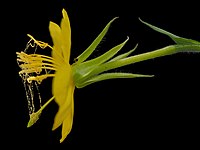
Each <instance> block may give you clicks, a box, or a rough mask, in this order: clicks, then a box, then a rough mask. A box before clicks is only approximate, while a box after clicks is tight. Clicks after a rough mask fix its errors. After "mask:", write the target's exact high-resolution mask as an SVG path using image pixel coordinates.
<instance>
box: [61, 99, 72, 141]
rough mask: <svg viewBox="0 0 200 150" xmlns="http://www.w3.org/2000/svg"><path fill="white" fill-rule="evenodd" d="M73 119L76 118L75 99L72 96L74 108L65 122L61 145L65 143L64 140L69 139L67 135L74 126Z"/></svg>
mask: <svg viewBox="0 0 200 150" xmlns="http://www.w3.org/2000/svg"><path fill="white" fill-rule="evenodd" d="M73 117H74V98H73V95H72V107H71V109H70V112H69V113H68V115H67V116H66V118H65V120H64V121H63V124H62V138H61V139H60V143H61V142H63V141H64V139H65V138H66V137H67V135H68V134H69V133H70V131H71V129H72V124H73Z"/></svg>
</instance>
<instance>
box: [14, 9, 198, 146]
mask: <svg viewBox="0 0 200 150" xmlns="http://www.w3.org/2000/svg"><path fill="white" fill-rule="evenodd" d="M62 16H63V18H62V20H61V23H60V26H59V25H58V24H56V23H54V22H52V21H51V22H50V23H49V32H50V35H51V38H52V41H53V46H50V45H49V44H48V43H45V42H43V41H39V40H36V39H35V38H34V37H33V36H32V35H30V34H27V35H28V37H29V38H30V41H29V42H28V43H27V46H26V48H25V50H24V51H22V52H17V53H16V54H17V62H18V65H19V67H20V68H21V69H22V70H21V71H19V75H20V76H21V77H22V79H23V83H24V87H25V91H26V94H27V100H28V108H29V115H30V120H29V122H28V124H27V127H31V126H32V125H33V124H34V123H36V121H37V120H38V119H39V117H40V115H41V113H42V111H43V109H44V108H46V106H47V105H48V104H49V103H50V102H51V101H53V100H55V102H56V103H57V104H58V111H57V112H56V114H55V117H54V122H53V127H52V130H55V129H57V128H58V127H60V126H62V137H61V139H60V142H63V141H64V139H65V138H66V137H67V135H68V134H69V133H70V131H71V129H72V124H73V116H74V90H75V88H83V87H85V86H88V85H90V84H93V83H95V82H99V81H102V80H107V79H116V78H135V77H152V76H153V75H142V74H132V73H123V72H108V71H109V70H112V69H115V68H118V67H122V66H125V65H129V64H133V63H136V62H140V61H144V60H148V59H152V58H156V57H161V56H165V55H170V54H174V53H177V52H185V51H193V52H199V51H200V44H199V42H197V41H194V40H190V39H186V38H181V37H178V36H176V35H174V34H171V33H169V32H167V31H165V30H162V29H160V28H157V27H155V26H152V25H150V24H148V23H146V22H144V21H142V20H141V21H142V22H143V23H144V24H146V25H147V26H149V27H151V28H152V29H154V30H156V31H158V32H160V33H163V34H165V35H168V36H169V37H170V38H172V39H173V40H174V41H175V42H176V43H177V44H175V45H170V46H166V47H164V48H161V49H158V50H154V51H151V52H147V53H143V54H138V55H135V56H129V55H130V54H131V53H132V52H133V51H134V50H135V49H136V47H137V45H136V46H135V47H134V48H133V49H132V50H130V51H128V52H126V53H123V54H121V55H118V56H116V57H114V56H115V55H116V54H117V53H118V52H119V51H120V50H121V49H122V48H123V46H124V45H125V44H126V42H127V41H128V40H129V37H127V38H126V39H125V41H124V42H122V43H120V44H118V45H116V46H114V47H113V48H111V49H110V50H108V51H107V52H105V53H104V54H102V55H100V56H98V57H96V58H94V59H89V60H88V57H89V56H90V55H91V54H92V53H93V51H94V50H95V49H96V47H97V46H98V44H99V43H100V42H101V40H102V39H103V37H104V36H105V34H106V33H107V31H108V29H109V27H110V25H111V23H112V22H113V21H114V20H116V19H117V18H118V17H115V18H113V19H112V20H111V21H110V22H109V23H108V24H107V25H106V26H105V27H104V29H103V30H102V32H100V34H99V35H98V36H97V38H96V39H95V40H94V41H93V42H92V43H91V45H90V46H89V47H88V48H87V49H86V50H85V51H83V53H82V54H80V55H79V56H78V57H77V58H76V59H75V60H76V61H75V62H74V63H73V64H70V63H69V62H70V53H71V27H70V21H69V18H68V14H67V12H66V10H65V9H63V10H62ZM30 48H34V52H33V53H30V54H28V53H29V52H28V50H29V49H30ZM38 48H40V49H50V50H51V56H47V55H46V54H38V53H37V52H38ZM113 57H114V58H113ZM49 77H51V78H53V80H52V97H51V98H50V99H49V100H48V101H47V102H46V103H45V104H44V105H42V102H41V101H42V98H41V95H40V92H39V85H40V84H41V83H42V81H43V80H44V79H46V78H49ZM36 99H37V100H39V104H40V106H39V109H38V110H36V108H35V106H34V101H35V100H36Z"/></svg>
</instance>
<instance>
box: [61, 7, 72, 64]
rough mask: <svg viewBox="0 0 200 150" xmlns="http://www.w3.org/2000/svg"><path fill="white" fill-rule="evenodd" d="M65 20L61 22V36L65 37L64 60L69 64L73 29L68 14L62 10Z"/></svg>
mask: <svg viewBox="0 0 200 150" xmlns="http://www.w3.org/2000/svg"><path fill="white" fill-rule="evenodd" d="M62 15H63V18H62V20H61V25H60V26H61V34H62V37H63V45H62V46H63V48H62V50H63V55H64V59H65V60H66V61H67V62H69V58H70V50H71V27H70V21H69V17H68V14H67V12H66V10H65V9H63V10H62Z"/></svg>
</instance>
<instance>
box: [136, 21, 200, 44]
mask: <svg viewBox="0 0 200 150" xmlns="http://www.w3.org/2000/svg"><path fill="white" fill-rule="evenodd" d="M139 20H140V21H141V22H142V23H144V24H145V25H147V26H149V27H150V28H152V29H153V30H155V31H157V32H160V33H162V34H165V35H167V36H169V37H170V38H171V39H172V40H173V41H174V42H175V43H176V44H200V42H198V41H196V40H193V39H187V38H183V37H180V36H177V35H175V34H172V33H170V32H168V31H166V30H163V29H161V28H158V27H156V26H154V25H151V24H149V23H147V22H145V21H143V20H142V19H140V18H139Z"/></svg>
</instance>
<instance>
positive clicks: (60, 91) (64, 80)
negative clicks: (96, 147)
mask: <svg viewBox="0 0 200 150" xmlns="http://www.w3.org/2000/svg"><path fill="white" fill-rule="evenodd" d="M74 88H75V86H74V83H73V79H72V74H71V67H70V65H68V67H66V66H62V68H59V69H58V70H57V71H56V73H55V77H54V78H53V83H52V92H53V95H54V96H55V101H56V103H57V104H58V107H59V108H58V112H57V113H56V116H55V119H54V124H53V130H55V129H56V128H58V127H59V126H60V125H61V124H62V122H63V121H64V120H65V119H66V116H67V115H68V113H69V110H70V109H71V107H72V97H73V94H74Z"/></svg>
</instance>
